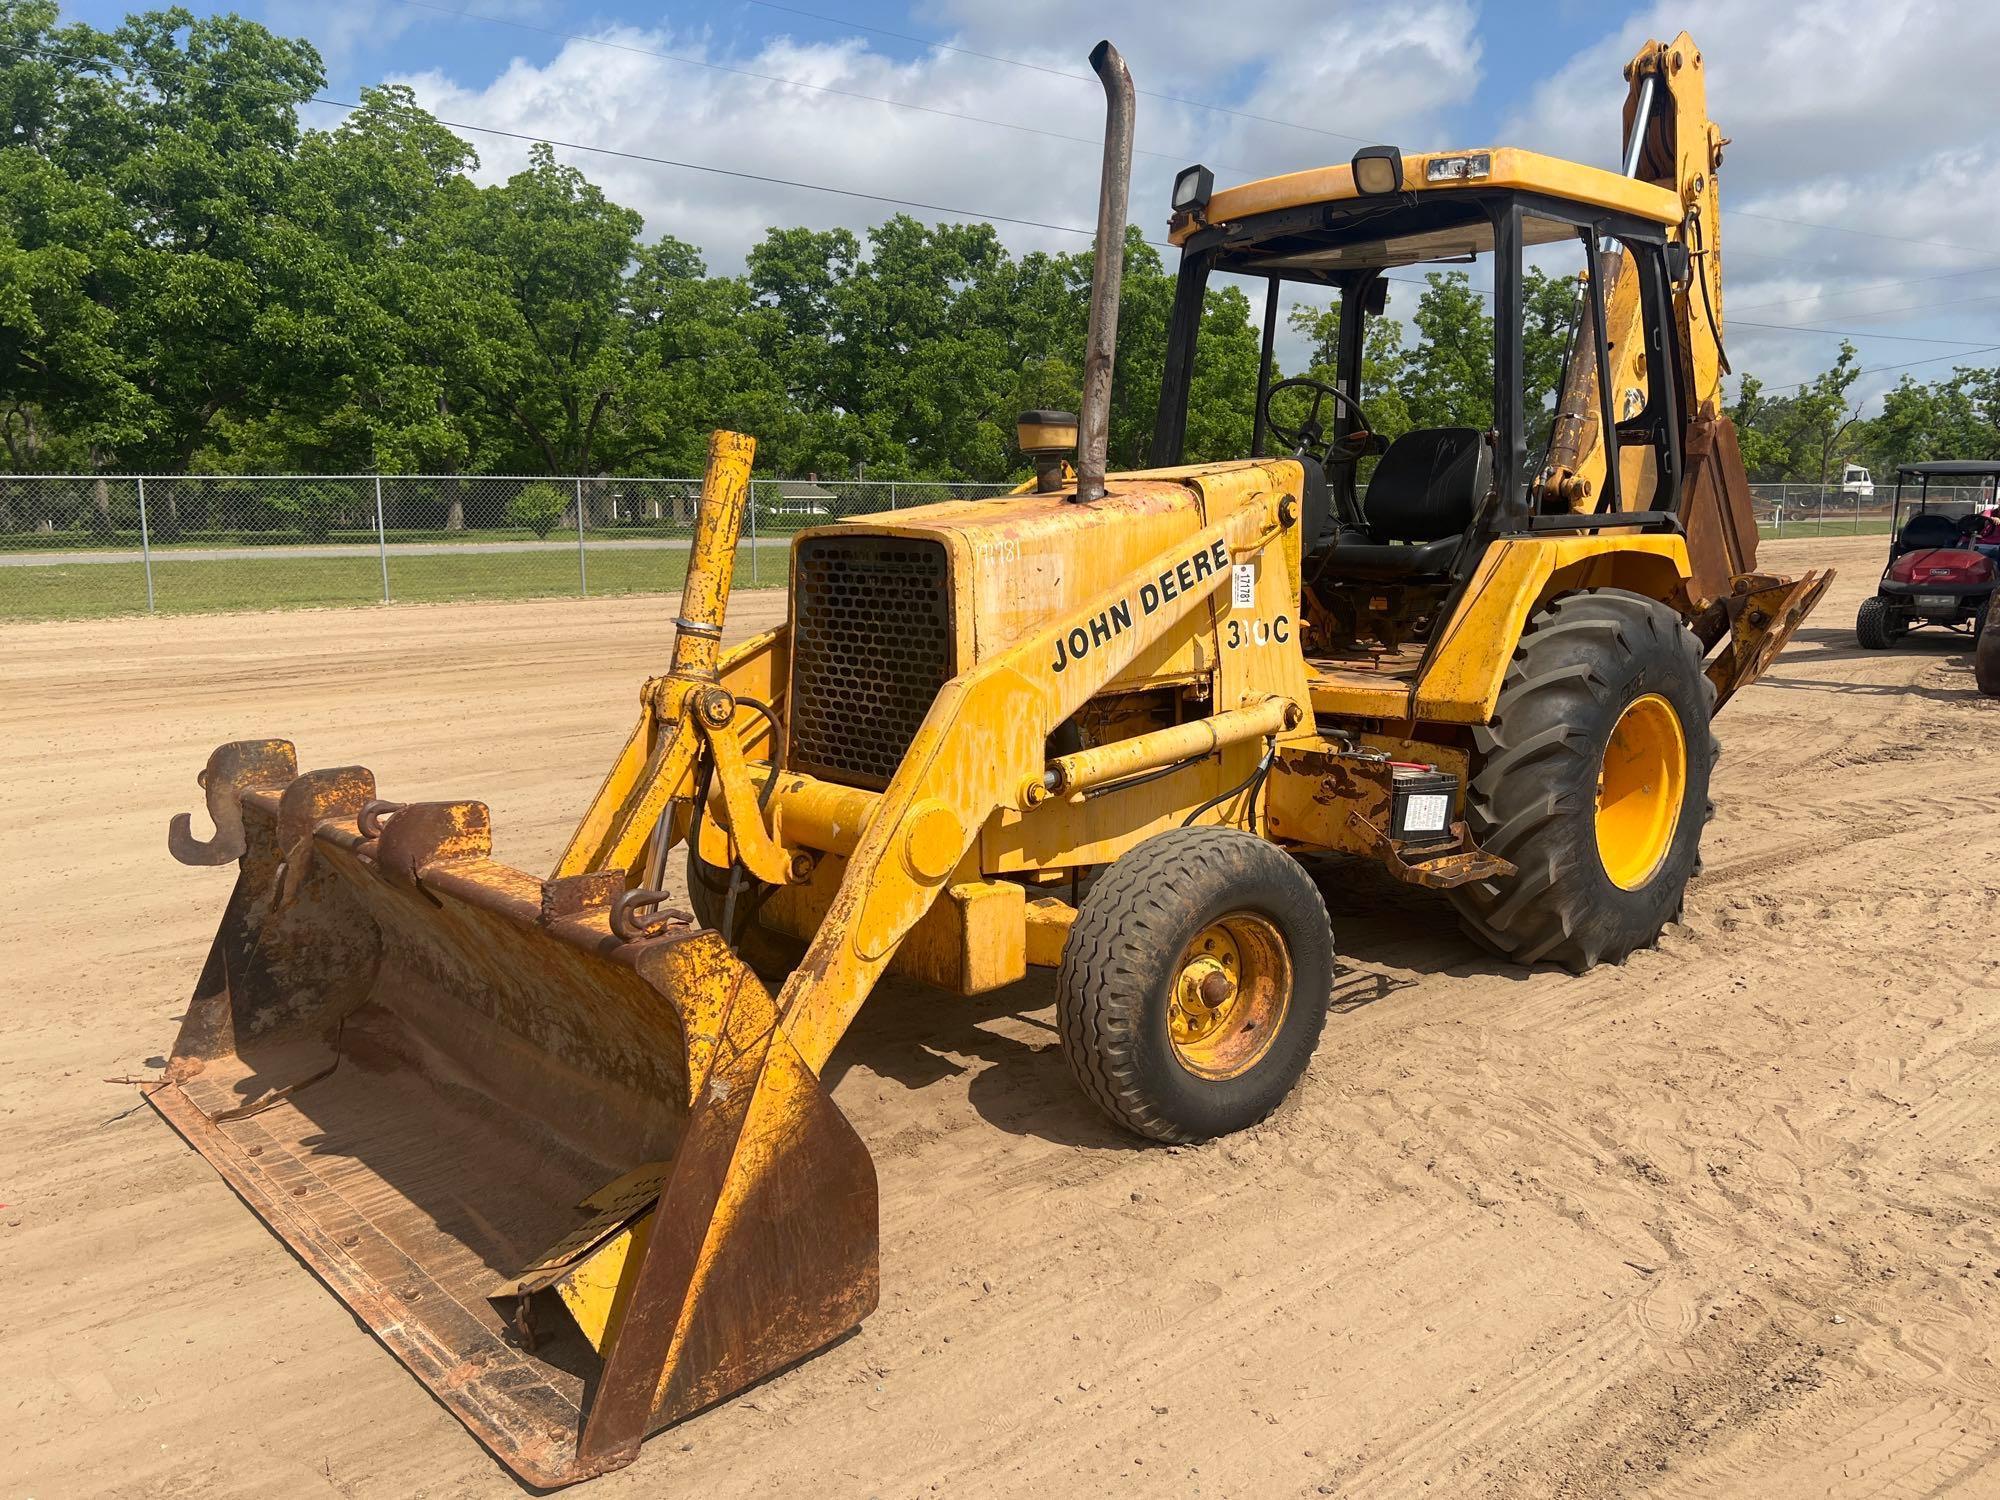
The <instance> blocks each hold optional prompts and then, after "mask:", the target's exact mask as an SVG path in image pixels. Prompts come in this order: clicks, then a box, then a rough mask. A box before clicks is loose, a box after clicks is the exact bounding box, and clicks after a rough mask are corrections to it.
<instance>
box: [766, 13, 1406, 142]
mask: <svg viewBox="0 0 2000 1500" xmlns="http://www.w3.org/2000/svg"><path fill="white" fill-rule="evenodd" d="M745 3H746V4H749V5H756V6H761V7H762V8H763V9H765V10H777V11H783V12H784V13H785V14H786V15H792V16H804V17H805V18H806V19H807V20H809V21H823V22H825V23H826V24H827V25H829V26H845V27H848V28H849V29H851V30H854V31H868V32H873V33H874V34H875V35H876V36H887V37H894V38H895V39H896V40H897V41H899V42H913V43H915V44H916V45H917V46H919V47H927V48H931V49H933V50H935V51H938V52H953V53H956V54H958V55H959V56H960V57H976V58H979V59H981V60H982V61H984V62H991V63H1003V64H1005V65H1006V66H1007V67H1010V68H1025V69H1027V70H1028V71H1029V72H1031V73H1046V74H1048V75H1049V76H1050V77H1052V78H1068V79H1073V80H1074V81H1076V82H1078V83H1089V84H1095V83H1096V82H1097V80H1096V79H1095V78H1093V77H1092V76H1091V75H1090V74H1088V73H1072V72H1070V71H1069V70H1068V69H1067V68H1051V67H1048V66H1046V65H1045V64H1043V63H1031V62H1027V61H1025V60H1023V59H1021V58H1018V57H1006V56H1004V55H1002V54H1001V53H998V52H979V51H976V50H974V49H973V48H971V47H956V46H953V45H952V44H951V43H950V42H937V41H932V40H931V39H930V38H929V37H921V36H912V35H910V34H909V33H908V32H906V31H891V30H889V29H888V28H887V27H885V26H869V25H866V24H864V23H862V22H860V21H850V20H847V19H846V18H845V17H842V16H824V15H821V14H820V13H819V12H817V11H811V10H801V9H799V7H797V6H795V5H780V4H778V3H776V0H745ZM1134 92H1136V93H1140V94H1143V95H1145V96H1146V97H1147V98H1148V99H1160V100H1164V101H1166V102H1167V103H1169V104H1183V105H1186V106H1187V107H1188V108H1189V109H1205V110H1209V111H1211V112H1213V113H1215V114H1218V115H1231V116H1233V117H1235V118H1236V119H1239V120H1255V121H1256V122H1257V123H1258V124H1260V125H1278V126H1282V127H1283V128H1285V129H1286V130H1303V131H1305V132H1307V133H1308V134H1311V135H1323V136H1327V137H1330V138H1331V139H1333V140H1336V141H1353V142H1354V143H1355V144H1357V145H1361V146H1372V145H1374V144H1376V142H1375V140H1374V139H1371V138H1370V137H1368V136H1361V135H1349V134H1348V133H1347V132H1346V131H1344V130H1327V129H1325V128H1323V127H1322V126H1318V125H1302V124H1300V123H1299V122H1298V121H1297V120H1280V119H1276V118H1274V117H1273V116H1271V115H1260V114H1254V113H1252V112H1251V111H1249V110H1246V109H1231V108H1229V107H1228V106H1227V105H1222V104H1210V103H1209V102H1208V101H1207V100H1205V99H1188V98H1185V97H1183V96H1182V95H1179V94H1163V93H1161V92H1159V91H1158V90H1156V89H1137V90H1135V91H1134Z"/></svg>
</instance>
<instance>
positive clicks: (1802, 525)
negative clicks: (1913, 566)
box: [1757, 515, 1889, 541]
mask: <svg viewBox="0 0 2000 1500" xmlns="http://www.w3.org/2000/svg"><path fill="white" fill-rule="evenodd" d="M1757 534H1758V535H1759V536H1761V537H1763V538H1764V539H1765V540H1766V541H1771V540H1775V539H1777V538H1779V537H1784V538H1787V539H1789V540H1792V541H1797V540H1798V539H1799V538H1800V537H1812V536H1887V535H1888V534H1889V518H1888V517H1887V516H1863V517H1862V518H1861V519H1860V520H1858V521H1856V520H1849V519H1840V520H1836V519H1835V518H1833V517H1832V516H1829V517H1827V519H1826V520H1825V521H1821V520H1820V519H1819V518H1818V517H1816V516H1813V515H1803V516H1787V517H1786V518H1785V524H1784V527H1783V529H1782V530H1781V529H1780V528H1778V527H1776V526H1772V525H1770V524H1769V523H1766V524H1764V525H1761V526H1759V527H1758V528H1757Z"/></svg>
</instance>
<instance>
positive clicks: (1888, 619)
mask: <svg viewBox="0 0 2000 1500" xmlns="http://www.w3.org/2000/svg"><path fill="white" fill-rule="evenodd" d="M1902 634H1903V632H1902V631H1901V630H1899V629H1897V628H1896V621H1895V617H1894V616H1893V615H1892V614H1891V613H1890V610H1889V606H1888V605H1887V604H1885V603H1883V602H1882V599H1881V597H1880V596H1879V595H1877V596H1876V597H1875V598H1873V599H1863V600H1862V601H1861V612H1860V613H1859V614H1857V615H1856V616H1855V617H1854V639H1855V640H1857V641H1859V642H1860V643H1861V649H1862V650H1864V651H1886V650H1888V649H1889V647H1891V646H1892V645H1894V644H1895V643H1896V640H1897V639H1898V637H1900V636H1901V635H1902Z"/></svg>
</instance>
